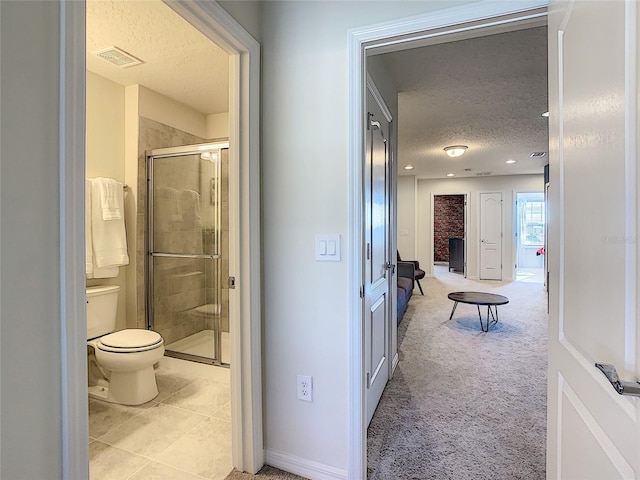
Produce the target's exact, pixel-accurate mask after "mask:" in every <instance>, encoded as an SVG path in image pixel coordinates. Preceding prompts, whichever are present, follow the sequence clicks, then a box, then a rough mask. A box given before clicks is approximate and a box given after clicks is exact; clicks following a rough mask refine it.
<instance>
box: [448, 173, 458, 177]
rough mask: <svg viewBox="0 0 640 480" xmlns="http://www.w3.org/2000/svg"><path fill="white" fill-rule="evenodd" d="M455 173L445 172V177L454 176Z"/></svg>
mask: <svg viewBox="0 0 640 480" xmlns="http://www.w3.org/2000/svg"><path fill="white" fill-rule="evenodd" d="M455 176H456V174H455V173H447V177H455Z"/></svg>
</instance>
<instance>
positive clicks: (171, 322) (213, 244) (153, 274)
mask: <svg viewBox="0 0 640 480" xmlns="http://www.w3.org/2000/svg"><path fill="white" fill-rule="evenodd" d="M146 159H147V162H146V174H147V199H148V201H147V205H148V209H147V228H146V231H147V251H146V255H145V259H146V262H145V276H146V278H147V281H146V282H145V285H146V301H147V328H149V329H151V330H155V331H157V332H158V333H160V334H161V335H162V337H163V338H164V340H165V354H166V355H169V356H173V357H177V358H182V359H185V360H192V361H197V362H201V363H209V364H211V363H213V364H214V365H224V366H229V364H230V360H229V288H231V287H233V286H234V285H233V282H230V281H229V279H230V277H229V195H228V192H229V186H228V179H229V144H228V142H226V141H225V142H214V143H209V144H199V145H187V146H183V147H172V148H162V149H155V150H152V151H150V152H148V154H147V157H146Z"/></svg>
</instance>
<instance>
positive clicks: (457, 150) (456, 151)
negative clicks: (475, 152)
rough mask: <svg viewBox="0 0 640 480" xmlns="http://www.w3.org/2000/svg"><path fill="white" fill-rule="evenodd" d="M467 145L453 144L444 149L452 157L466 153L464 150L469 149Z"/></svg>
mask: <svg viewBox="0 0 640 480" xmlns="http://www.w3.org/2000/svg"><path fill="white" fill-rule="evenodd" d="M467 148H469V147H467V146H466V145H451V146H449V147H444V151H445V152H447V155H449V156H450V157H459V156H461V155H464V152H466V151H467Z"/></svg>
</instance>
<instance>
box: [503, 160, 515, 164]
mask: <svg viewBox="0 0 640 480" xmlns="http://www.w3.org/2000/svg"><path fill="white" fill-rule="evenodd" d="M504 163H518V161H517V160H507V161H506V162H504Z"/></svg>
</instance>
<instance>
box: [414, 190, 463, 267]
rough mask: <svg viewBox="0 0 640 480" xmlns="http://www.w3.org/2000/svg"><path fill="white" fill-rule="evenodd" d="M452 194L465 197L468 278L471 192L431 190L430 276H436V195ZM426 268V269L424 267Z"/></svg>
mask: <svg viewBox="0 0 640 480" xmlns="http://www.w3.org/2000/svg"><path fill="white" fill-rule="evenodd" d="M450 195H462V197H464V221H463V228H464V271H463V276H464V278H467V248H468V244H469V242H468V237H469V230H468V228H469V199H470V198H471V192H454V193H449V192H448V191H447V193H440V192H438V193H436V192H431V220H430V223H429V229H430V232H429V238H431V256H430V259H429V270H428V273H429V276H430V277H435V276H436V274H435V269H434V268H433V265H434V262H435V256H436V249H435V240H436V239H435V234H436V232H435V230H436V229H435V225H434V224H435V201H436V199H435V197H441V196H445V197H446V196H450ZM423 270H424V269H423Z"/></svg>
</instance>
